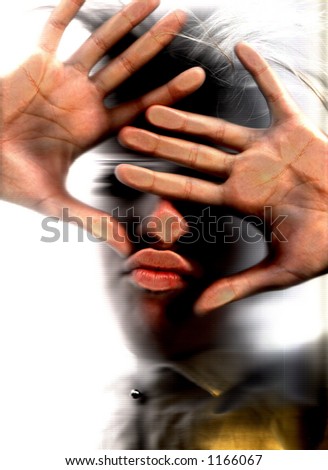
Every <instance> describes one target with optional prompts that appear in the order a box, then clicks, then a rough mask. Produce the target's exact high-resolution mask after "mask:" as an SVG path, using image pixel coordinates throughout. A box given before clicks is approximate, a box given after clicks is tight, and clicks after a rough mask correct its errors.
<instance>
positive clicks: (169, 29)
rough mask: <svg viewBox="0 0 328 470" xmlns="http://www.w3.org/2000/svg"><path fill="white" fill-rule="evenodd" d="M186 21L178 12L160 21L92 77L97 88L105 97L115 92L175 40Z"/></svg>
mask: <svg viewBox="0 0 328 470" xmlns="http://www.w3.org/2000/svg"><path fill="white" fill-rule="evenodd" d="M185 19H186V14H185V13H184V12H183V11H180V10H177V11H174V12H173V13H171V14H169V15H167V16H165V17H164V18H163V19H161V20H160V21H158V22H157V23H156V24H155V26H153V27H152V28H151V29H150V30H149V31H148V32H147V33H145V34H144V35H143V36H141V38H139V39H137V41H135V42H134V43H133V44H132V46H130V47H129V48H128V49H127V50H126V51H125V52H123V53H122V54H120V55H119V56H118V57H116V58H115V59H114V60H113V61H112V62H111V63H110V64H109V65H107V66H106V67H104V68H103V69H101V70H100V71H99V72H98V73H96V74H95V75H94V76H93V77H92V80H93V81H94V83H95V85H96V86H97V88H98V89H99V90H100V91H101V92H102V93H103V94H104V95H106V94H109V93H111V92H112V91H113V90H115V88H117V87H118V86H119V85H120V84H121V83H123V82H124V81H125V80H126V79H127V78H129V77H130V76H131V75H133V73H135V72H136V71H137V70H139V69H140V68H141V67H142V66H143V65H144V64H146V63H147V62H149V60H150V59H152V58H153V57H155V56H156V55H157V54H158V53H159V52H160V51H161V50H162V49H163V48H164V47H165V46H167V45H168V44H169V43H170V42H171V41H172V40H173V39H174V37H175V36H176V34H177V32H178V31H180V29H181V28H182V26H183V23H184V21H185Z"/></svg>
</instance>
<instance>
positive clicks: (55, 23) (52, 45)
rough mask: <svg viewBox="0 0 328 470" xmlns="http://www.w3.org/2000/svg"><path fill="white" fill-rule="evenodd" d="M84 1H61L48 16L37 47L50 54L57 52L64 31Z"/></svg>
mask: <svg viewBox="0 0 328 470" xmlns="http://www.w3.org/2000/svg"><path fill="white" fill-rule="evenodd" d="M84 2H85V0H61V1H60V2H59V4H58V5H57V6H56V7H55V8H54V10H53V11H52V13H51V15H50V16H49V18H48V20H47V22H46V24H45V26H44V28H43V30H42V33H41V36H40V40H39V47H41V49H43V50H45V51H46V52H50V53H51V54H52V53H54V52H55V51H56V50H57V47H58V44H59V42H60V40H61V38H62V36H63V34H64V31H65V29H66V28H67V26H68V25H69V23H70V22H71V21H72V19H73V18H74V17H75V15H76V14H77V12H78V11H79V10H80V8H81V7H82V5H83V4H84Z"/></svg>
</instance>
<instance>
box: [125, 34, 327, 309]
mask: <svg viewBox="0 0 328 470" xmlns="http://www.w3.org/2000/svg"><path fill="white" fill-rule="evenodd" d="M236 52H237V54H238V57H239V59H240V60H241V62H242V63H243V64H244V66H245V67H246V68H247V69H248V70H249V71H250V73H251V74H252V75H253V77H254V79H255V80H256V82H257V84H258V86H259V88H260V89H261V91H262V93H263V95H264V96H265V98H266V100H267V102H268V105H269V107H270V110H271V113H272V125H271V127H270V128H269V129H250V128H246V127H241V126H238V125H235V124H232V123H228V122H225V121H223V120H220V119H216V118H212V117H207V116H201V115H197V114H191V113H186V112H182V111H178V110H175V109H170V108H166V107H163V106H153V107H152V108H150V109H149V110H148V112H147V117H148V120H149V121H150V122H151V123H152V124H154V125H157V126H160V127H162V128H165V129H169V130H174V131H179V132H185V133H187V134H193V135H197V136H201V137H203V138H207V139H209V140H210V141H212V142H214V144H218V145H223V146H225V147H231V148H234V149H236V150H239V153H238V154H237V155H233V154H229V153H228V152H224V151H222V150H218V149H217V148H213V147H209V146H206V145H198V144H195V143H192V142H189V141H184V140H180V139H175V138H169V137H164V136H160V135H157V134H154V133H150V132H146V131H144V130H140V129H135V128H131V127H126V128H124V129H123V130H122V131H121V132H120V135H119V137H120V140H121V142H122V143H123V144H124V145H126V146H129V147H131V148H133V149H137V150H139V151H142V152H146V153H151V154H153V155H156V156H159V157H163V158H165V159H167V160H170V161H173V162H176V163H178V164H182V165H185V166H189V167H192V168H194V169H196V170H199V171H202V172H206V173H210V174H212V175H215V176H218V177H220V178H221V182H222V177H223V178H225V182H224V183H223V184H222V183H221V182H218V183H215V182H208V181H204V180H202V179H197V178H190V177H186V176H182V175H175V174H168V173H158V172H154V171H151V170H148V169H142V168H136V167H133V166H131V165H120V166H119V167H117V176H118V178H119V179H120V180H121V181H122V182H123V183H125V184H127V185H129V186H132V187H134V188H136V189H139V190H142V191H147V192H151V193H155V194H158V195H161V196H164V197H167V198H173V199H174V198H175V199H187V200H191V201H196V202H200V203H203V204H218V205H224V206H227V207H231V208H233V209H235V210H237V211H238V212H241V213H244V214H253V215H256V216H258V217H261V219H262V220H263V221H264V222H265V223H266V224H268V225H269V226H270V229H271V231H272V233H271V239H272V242H271V244H270V248H271V252H270V255H269V256H268V257H267V258H266V259H265V260H264V261H262V262H261V263H260V264H258V265H255V266H253V267H251V268H250V269H247V270H245V271H243V272H240V273H238V274H236V275H233V276H231V277H227V278H224V279H220V280H218V281H216V282H215V283H214V284H213V285H211V286H210V287H209V288H208V289H207V290H206V291H205V292H204V293H203V294H202V295H201V297H200V298H199V299H198V301H197V302H196V305H195V311H196V313H198V314H204V313H206V312H208V311H210V310H212V309H214V308H217V307H219V306H222V305H224V304H227V303H229V302H232V301H234V300H238V299H241V298H244V297H246V296H248V295H251V294H255V293H257V292H260V291H264V290H269V289H274V288H282V287H287V286H291V285H295V284H298V283H300V282H302V281H305V280H307V279H310V278H312V277H314V276H318V275H320V274H323V273H324V272H326V271H327V268H328V154H327V138H326V137H325V136H324V135H323V134H322V133H321V132H320V131H319V130H318V129H316V128H315V127H314V126H313V125H312V124H311V122H309V121H308V119H307V118H306V117H305V116H304V115H303V114H302V113H301V112H300V111H299V109H298V108H297V107H296V105H295V104H294V102H293V101H292V100H291V98H290V96H289V95H288V94H287V92H286V90H285V89H284V87H283V86H282V84H281V83H280V81H279V80H278V78H277V77H276V75H275V74H274V72H273V71H272V69H271V68H270V67H269V66H268V64H267V63H266V62H265V61H264V59H263V58H262V57H261V56H260V55H259V54H258V53H257V52H256V51H255V50H254V49H252V48H251V47H250V46H249V45H247V44H244V43H240V44H239V45H238V46H237V47H236ZM278 220H280V221H281V223H279V224H276V223H274V221H278Z"/></svg>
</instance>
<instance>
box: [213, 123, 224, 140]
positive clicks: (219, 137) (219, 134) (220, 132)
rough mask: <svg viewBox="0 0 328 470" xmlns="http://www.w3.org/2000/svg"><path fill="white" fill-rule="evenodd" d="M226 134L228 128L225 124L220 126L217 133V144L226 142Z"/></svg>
mask: <svg viewBox="0 0 328 470" xmlns="http://www.w3.org/2000/svg"><path fill="white" fill-rule="evenodd" d="M225 133H226V126H225V125H224V124H219V125H218V126H217V129H216V132H215V142H217V143H222V142H224V137H225Z"/></svg>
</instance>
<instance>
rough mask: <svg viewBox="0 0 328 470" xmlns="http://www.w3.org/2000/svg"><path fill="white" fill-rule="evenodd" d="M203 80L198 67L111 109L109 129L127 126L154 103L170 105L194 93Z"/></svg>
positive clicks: (203, 75)
mask: <svg viewBox="0 0 328 470" xmlns="http://www.w3.org/2000/svg"><path fill="white" fill-rule="evenodd" d="M204 80H205V73H204V71H203V69H201V68H200V67H193V68H191V69H189V70H186V71H185V72H182V73H181V74H179V75H178V76H176V77H174V78H173V79H172V80H170V81H169V82H168V83H166V84H165V85H163V86H161V87H159V88H156V89H155V90H152V91H150V92H149V93H147V94H146V95H144V96H142V97H140V98H138V99H136V100H133V101H130V102H128V103H124V104H122V105H120V106H117V107H116V108H112V109H111V110H110V111H109V112H108V119H109V123H110V127H111V128H112V129H115V130H117V129H119V128H121V127H122V126H124V125H127V124H129V123H130V122H132V121H133V120H134V119H135V118H136V117H137V116H138V115H139V114H140V113H142V112H143V111H145V109H147V108H148V107H149V106H151V105H153V104H154V103H161V104H164V105H171V104H173V103H175V102H176V101H178V100H181V99H182V98H184V97H185V96H187V95H190V94H191V93H193V92H194V91H196V90H197V89H198V88H199V87H200V86H201V85H202V84H203V83H204Z"/></svg>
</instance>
